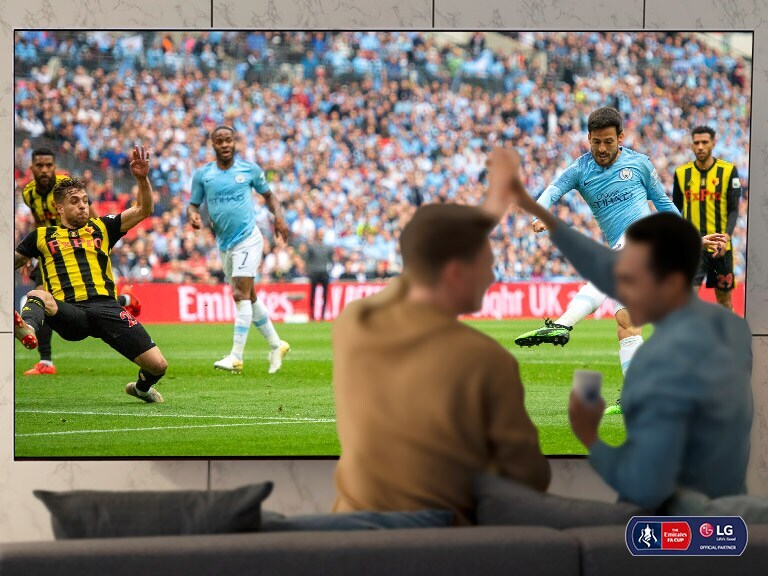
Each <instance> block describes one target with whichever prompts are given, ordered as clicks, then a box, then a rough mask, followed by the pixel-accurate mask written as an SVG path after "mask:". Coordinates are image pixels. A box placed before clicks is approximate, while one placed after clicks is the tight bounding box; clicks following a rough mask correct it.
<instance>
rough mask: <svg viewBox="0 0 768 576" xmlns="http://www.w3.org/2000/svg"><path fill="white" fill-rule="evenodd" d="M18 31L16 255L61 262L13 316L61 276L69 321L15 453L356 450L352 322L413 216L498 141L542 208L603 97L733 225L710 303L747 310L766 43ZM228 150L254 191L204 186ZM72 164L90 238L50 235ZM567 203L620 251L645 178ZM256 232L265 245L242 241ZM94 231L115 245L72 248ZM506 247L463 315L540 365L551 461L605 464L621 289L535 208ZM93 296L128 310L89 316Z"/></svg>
mask: <svg viewBox="0 0 768 576" xmlns="http://www.w3.org/2000/svg"><path fill="white" fill-rule="evenodd" d="M14 42H15V45H14V63H15V69H14V104H15V107H14V113H15V141H14V160H15V172H14V179H15V246H20V245H25V246H27V248H26V250H27V251H28V252H27V253H29V254H31V252H29V251H30V250H31V251H35V250H37V251H38V252H39V254H38V256H39V257H37V258H32V259H31V260H30V261H29V262H26V263H24V265H22V266H21V267H20V268H18V269H17V270H16V276H15V302H14V306H15V308H16V309H17V310H20V311H21V310H22V308H23V307H24V306H25V303H27V294H28V292H29V291H30V290H33V289H35V288H37V287H41V289H42V290H44V291H46V292H48V293H50V294H52V295H53V297H54V299H56V300H60V301H65V302H66V305H67V310H68V315H67V316H66V321H60V322H59V323H58V324H56V325H55V326H52V325H51V323H48V324H47V326H48V328H49V329H50V328H55V329H54V330H53V332H52V336H46V335H45V333H44V332H45V331H46V328H45V326H46V323H45V322H43V328H42V329H41V330H40V331H39V333H38V334H36V336H35V337H36V338H37V339H38V342H37V343H38V347H37V348H36V349H31V350H29V349H27V348H25V346H24V345H23V344H22V343H21V342H17V343H16V348H15V456H16V458H19V459H41V458H46V459H47V458H75V459H77V458H131V457H134V458H162V457H179V458H194V457H201V458H206V457H207V458H233V457H249V458H260V457H294V458H296V457H299V458H300V457H331V458H332V457H336V456H338V454H339V443H338V439H337V436H336V423H335V418H334V398H333V387H332V363H331V360H332V351H331V328H332V324H333V321H334V319H335V318H336V317H337V316H338V315H339V313H340V312H341V311H342V310H343V309H344V307H345V305H346V304H348V303H349V302H351V301H353V300H355V299H359V298H363V297H366V296H368V295H370V294H373V293H375V292H377V291H379V290H381V289H382V288H383V287H384V286H385V285H386V283H387V281H388V279H389V278H391V277H393V276H396V275H398V274H399V272H400V270H401V265H402V262H401V257H400V252H399V247H398V237H399V233H400V231H401V230H402V228H403V226H404V224H405V223H406V222H407V221H408V219H409V218H410V217H411V215H412V214H413V212H414V211H415V210H416V208H417V207H418V206H420V205H424V204H427V203H434V202H459V203H465V204H478V203H480V201H481V200H482V198H483V195H484V190H485V184H486V169H485V161H486V158H487V155H488V153H489V151H490V150H491V149H492V148H493V147H494V146H498V145H506V146H515V147H516V148H517V149H518V150H519V151H520V153H521V154H522V156H523V158H524V169H523V170H524V180H525V183H526V185H527V187H528V189H529V190H530V191H531V193H532V194H535V195H536V196H537V197H539V196H540V195H541V194H543V193H545V192H544V191H545V190H547V188H548V186H550V184H552V183H554V182H556V181H557V180H558V179H560V180H559V181H560V182H561V186H566V187H567V186H570V184H568V185H565V184H562V182H570V180H569V179H568V178H567V169H568V167H569V166H571V165H572V164H573V163H574V162H575V161H576V160H577V159H578V158H579V157H580V156H582V155H584V154H591V152H590V146H589V142H588V138H587V119H588V117H589V115H590V113H591V112H592V111H594V110H595V109H597V108H600V107H606V106H607V107H612V108H615V109H616V110H617V111H618V113H619V115H620V117H621V119H622V130H623V141H622V142H621V145H622V146H623V147H624V148H627V149H631V150H634V151H636V152H639V153H642V154H646V155H647V156H648V157H649V158H650V162H651V163H652V166H653V168H654V169H655V170H656V175H657V177H658V180H659V182H660V186H661V188H662V189H663V194H665V195H666V196H667V197H668V198H669V199H671V200H673V201H674V203H675V204H677V205H679V207H680V208H681V211H682V212H683V216H684V217H686V218H689V219H690V220H691V221H692V222H693V223H694V225H695V226H697V227H698V228H699V229H700V230H701V232H702V235H704V234H711V233H721V232H724V231H725V230H726V228H727V227H728V226H729V224H728V221H729V220H730V225H731V226H732V225H733V223H734V222H735V228H734V230H733V233H732V235H731V237H730V242H729V244H728V245H727V246H724V248H723V255H719V256H718V257H717V258H715V257H714V256H713V254H712V253H709V255H708V262H709V264H708V266H709V267H708V268H707V269H706V270H704V271H703V272H704V274H703V276H704V277H703V285H702V287H701V289H700V294H701V296H702V298H704V299H707V300H710V301H713V302H715V301H719V302H721V303H722V304H724V305H730V306H732V307H733V309H734V311H735V313H737V314H740V315H743V314H744V284H745V282H744V279H745V274H746V260H745V258H746V256H745V255H746V237H747V235H746V228H747V221H746V218H747V216H746V215H747V202H748V197H749V151H750V132H749V129H750V106H751V75H752V34H751V33H746V32H745V33H736V32H727V33H715V32H670V31H663V32H661V31H658V32H637V31H611V32H552V31H547V32H531V31H526V32H515V31H434V30H430V31H423V32H420V31H379V32H377V31H232V30H205V31H196V30H168V31H162V30H133V31H130V30H121V31H108V30H17V31H16V33H15V37H14ZM220 126H223V127H224V128H220V129H218V130H217V127H220ZM696 127H706V128H708V129H711V130H704V131H699V132H697V133H696V134H694V130H693V129H694V128H696ZM212 134H213V135H214V136H215V137H214V138H213V139H211V135H212ZM697 135H698V136H699V137H700V138H699V139H701V138H703V139H704V140H707V142H708V144H706V143H705V144H706V145H705V146H704V148H701V147H700V146H699V147H698V148H697V146H696V145H695V143H694V141H695V140H696V136H697ZM141 146H144V147H146V149H147V150H148V151H149V155H148V158H147V159H146V167H145V171H147V172H148V177H149V180H150V182H151V185H152V187H153V192H152V197H153V200H154V202H153V207H152V211H151V214H150V216H149V217H148V218H146V219H145V220H143V221H141V222H140V223H139V224H138V225H137V226H135V227H133V228H131V229H130V230H129V231H128V232H127V233H125V234H124V232H123V231H122V230H121V226H122V225H121V224H120V222H119V221H118V219H117V218H110V215H117V214H120V213H121V212H123V211H124V210H126V209H128V208H130V207H131V206H132V205H134V203H136V202H137V200H136V199H137V197H141V195H142V190H140V189H139V187H138V186H137V179H136V177H135V172H136V170H139V171H140V170H141V167H140V166H139V165H141V164H143V163H144V162H145V159H144V156H143V155H142V154H143V153H142V152H141V150H140V148H139V149H137V151H136V152H134V147H141ZM707 146H709V148H707ZM622 150H623V149H622ZM701 150H704V152H703V153H702V152H701ZM697 153H698V154H701V155H700V156H699V155H697ZM134 154H136V155H138V158H139V161H138V163H137V162H135V161H134V159H135V156H134ZM217 157H218V158H220V159H224V160H225V161H226V160H227V159H229V160H232V161H233V162H235V164H233V166H235V167H236V168H237V170H240V172H238V174H237V176H236V181H237V182H238V183H242V182H246V179H252V186H251V194H252V195H253V199H251V198H250V197H247V196H246V197H243V196H242V194H241V195H240V196H238V195H237V194H238V193H237V192H230V191H224V192H222V193H221V194H219V195H218V196H211V195H209V196H207V197H206V196H205V195H204V194H203V193H202V192H201V190H204V189H205V186H208V185H211V186H215V184H210V183H211V182H214V181H215V179H216V178H217V171H216V170H214V169H209V168H206V166H210V164H209V163H212V162H213V163H214V164H213V165H214V166H215V161H216V159H217ZM132 161H134V162H133V165H134V167H133V168H132ZM697 162H698V164H697ZM254 164H255V165H257V166H258V167H257V168H254V167H253V165H254ZM137 166H139V167H138V168H137ZM712 167H714V170H710V168H712ZM631 172H632V171H631V170H630V171H629V172H628V173H627V174H626V176H627V181H628V182H629V181H631V180H632V178H635V177H640V175H633V174H632V173H631ZM564 174H565V177H563V178H561V176H563V175H564ZM67 177H69V178H77V179H79V181H80V186H81V187H82V188H84V189H85V190H86V191H87V195H88V200H89V201H90V205H88V204H85V203H84V201H83V206H84V207H83V208H82V211H81V212H79V213H78V212H77V210H78V208H77V207H68V208H66V210H70V212H68V214H70V216H69V217H70V218H74V219H77V218H80V217H84V218H86V220H87V218H88V214H87V213H86V211H88V210H90V211H92V212H91V214H92V215H95V216H99V217H102V220H101V221H100V222H101V224H99V225H98V226H90V232H88V226H86V228H85V229H84V230H85V231H86V232H82V230H81V231H80V232H79V233H78V234H79V235H75V236H72V233H70V236H71V237H68V236H67V230H66V229H65V228H61V229H56V228H53V227H55V226H58V225H59V224H60V218H61V215H60V210H61V211H63V210H64V208H57V205H58V204H57V203H56V202H55V201H54V200H55V198H54V196H55V189H57V188H58V186H59V185H60V184H61V182H62V181H63V180H64V179H65V178H67ZM237 178H240V179H241V180H238V179H237ZM225 187H226V186H225ZM233 190H234V189H233ZM739 191H740V193H739ZM561 192H562V193H563V194H562V195H561V196H560V197H558V198H550V199H549V200H547V202H548V203H551V210H553V211H554V212H555V213H556V214H557V215H558V216H559V217H560V218H561V219H563V220H564V221H565V222H567V223H568V225H570V226H573V227H574V228H576V229H578V230H579V231H581V232H583V233H585V234H588V235H590V236H592V237H593V238H595V239H597V240H599V241H601V242H604V243H606V244H616V243H617V239H616V238H609V237H607V236H606V235H604V233H603V231H602V229H601V227H600V226H599V225H598V219H599V212H600V209H601V208H605V207H606V206H609V205H612V204H617V203H618V204H619V205H620V204H621V203H622V202H623V201H624V197H623V196H622V194H621V193H620V192H619V193H616V192H615V191H614V192H611V193H607V194H603V193H600V192H599V191H597V192H595V193H592V194H590V195H586V196H582V195H581V194H580V193H579V192H578V191H576V190H562V191H561ZM76 196H77V194H74V195H72V196H71V197H72V198H74V200H73V201H78V199H77V198H76ZM556 196H557V195H556ZM68 198H69V196H68ZM734 198H738V199H739V202H738V204H734ZM729 199H730V200H729ZM81 201H82V199H81ZM541 201H542V202H544V201H545V200H544V199H542V200H541ZM223 202H239V203H241V205H242V206H243V208H242V210H241V213H240V216H239V217H238V218H237V219H236V220H235V221H225V220H222V219H221V218H220V216H219V215H218V214H217V211H219V210H220V209H221V203H223ZM272 203H276V205H277V206H278V207H279V208H280V209H281V210H282V212H283V214H284V216H285V221H286V222H287V225H288V227H289V228H290V232H291V233H290V237H289V239H288V240H287V241H286V240H285V239H284V238H282V237H280V236H279V235H276V234H275V231H274V227H273V223H272V215H271V214H270V212H271V210H272V209H274V208H275V206H274V205H272ZM660 203H661V199H660V198H656V201H655V202H650V203H649V207H650V211H653V210H656V205H657V204H660ZM190 204H192V206H193V207H192V209H190V208H189V206H190ZM198 206H199V208H198ZM734 211H735V212H734ZM83 214H85V216H83ZM596 214H597V215H598V217H596ZM212 216H213V218H214V219H216V220H217V222H218V224H217V226H216V229H214V227H213V225H212V220H211V217H212ZM57 219H58V220H57ZM72 221H74V220H72ZM252 223H255V226H253V225H252ZM41 226H42V227H43V228H40V229H38V228H39V227H41ZM46 226H50V227H51V228H45V227H46ZM246 228H247V229H248V230H254V232H252V233H251V234H250V235H248V237H247V242H245V244H248V249H247V250H244V251H238V250H235V249H230V248H231V246H234V245H237V246H241V245H242V244H243V242H242V240H244V239H246V238H245V237H240V236H242V233H243V231H244V230H245V229H246ZM57 230H63V232H62V233H59V232H57ZM31 234H32V236H30V235H31ZM123 234H124V235H123ZM238 235H240V236H238ZM30 237H31V238H32V239H31V240H30ZM89 241H90V242H92V243H94V245H95V244H99V246H102V247H104V248H105V250H102V251H101V252H99V250H101V248H99V246H97V247H96V248H98V250H95V251H93V253H92V254H91V255H90V256H87V257H86V256H82V258H78V257H76V256H75V251H74V250H73V249H71V250H69V251H67V249H66V248H67V247H70V248H72V247H73V246H74V245H75V244H76V243H78V242H89ZM113 245H114V249H112V247H113ZM30 246H32V248H30ZM107 246H108V247H109V250H106V247H107ZM492 246H493V250H494V254H495V258H496V265H495V270H496V279H497V282H496V283H495V284H493V285H492V286H491V288H490V289H489V290H488V292H487V294H486V296H485V299H484V303H483V307H482V309H481V310H480V311H479V312H478V313H477V314H474V315H473V316H470V317H467V318H466V319H465V320H466V321H467V322H469V323H470V324H471V325H472V326H474V327H476V328H478V329H479V330H481V331H483V332H486V333H488V334H489V335H491V336H492V337H493V338H496V339H497V340H499V341H500V342H501V343H502V344H503V345H504V346H505V347H507V348H508V349H509V350H510V351H511V352H512V353H513V354H514V355H515V356H516V357H517V359H518V361H519V364H520V368H521V373H522V379H523V383H524V386H525V389H526V407H527V409H528V411H529V413H530V414H531V417H532V419H533V421H534V423H535V424H536V426H537V427H538V429H539V434H540V440H541V445H542V449H543V450H544V452H545V453H546V454H547V455H552V456H557V455H560V456H572V455H581V454H583V453H584V450H583V447H582V446H581V445H580V444H579V442H578V441H577V440H576V438H575V437H574V436H573V435H572V433H571V431H570V427H569V424H568V417H567V399H568V394H569V391H570V388H571V382H572V376H573V371H574V370H575V369H591V370H599V371H600V372H602V374H603V391H604V396H605V398H606V401H607V402H608V403H609V404H612V403H613V402H614V401H616V400H618V399H619V397H620V388H621V384H622V363H624V364H625V367H626V364H627V360H626V354H625V353H622V352H620V346H619V342H618V336H617V320H616V318H615V317H614V316H615V314H616V313H617V310H620V308H621V306H620V305H617V303H615V302H613V301H612V300H610V299H608V298H605V296H604V295H602V294H600V293H599V292H597V291H596V290H594V289H592V288H591V287H590V286H588V285H586V283H585V281H584V280H582V279H581V278H580V277H579V276H578V274H577V273H576V272H575V270H574V269H573V268H572V267H571V266H570V265H569V263H568V262H567V261H566V260H564V258H563V257H562V255H561V254H560V253H559V252H558V251H557V249H556V248H555V247H554V245H553V243H552V242H551V241H550V239H549V237H548V234H547V232H546V231H535V230H534V223H533V222H532V221H531V219H530V218H529V217H528V216H527V215H525V214H523V213H520V212H517V211H515V210H512V211H510V212H509V213H508V214H507V216H506V217H505V218H504V219H503V220H502V222H501V224H500V225H499V226H498V227H497V228H496V229H495V230H494V232H493V234H492ZM669 249H670V250H674V249H675V247H674V246H670V247H669ZM43 252H46V254H43ZM56 252H58V254H56ZM35 254H37V252H35ZM67 254H69V256H67ZM43 256H46V257H45V258H43ZM233 269H238V270H240V269H241V270H244V271H245V272H244V273H243V274H238V273H233ZM230 277H235V280H234V281H232V282H228V281H227V278H230ZM244 277H248V278H249V277H254V278H255V281H254V282H253V290H252V291H251V284H250V283H248V282H245V283H243V282H241V281H242V280H243V278H244ZM113 279H114V282H112V280H113ZM235 298H237V300H238V303H236V301H235ZM91 299H93V300H95V301H96V303H97V304H98V305H99V306H104V307H106V308H108V309H109V310H108V312H104V314H107V315H111V316H110V318H111V321H110V322H111V323H110V322H101V321H99V322H94V323H91V319H90V317H89V316H88V312H84V311H83V307H82V305H81V303H82V301H83V300H91ZM115 299H117V300H118V305H116V304H115ZM38 302H39V299H38ZM79 303H80V304H79ZM34 305H35V304H34V302H32V303H28V306H34ZM121 306H122V308H121ZM619 314H620V312H619ZM54 324H55V323H54ZM251 324H253V326H251ZM566 325H571V326H573V328H572V330H567V329H564V328H562V327H560V326H566ZM142 326H143V327H144V329H145V330H146V333H142V334H139V335H137V331H138V330H139V329H140V328H141V327H142ZM249 326H251V329H250V331H249V330H248V327H249ZM651 333H652V327H650V326H647V327H645V328H644V337H645V338H647V337H648V336H650V334H651ZM60 334H67V335H68V336H69V337H72V338H74V337H81V338H82V339H80V340H78V339H77V338H74V340H72V339H68V340H65V339H63V338H62V337H61V335H60ZM145 334H146V335H145ZM692 337H693V335H692ZM147 338H151V340H147ZM148 342H149V343H150V344H148ZM151 343H156V344H157V345H158V347H159V349H161V350H162V357H161V358H158V357H156V356H155V357H152V358H149V360H148V361H149V362H154V364H153V365H154V366H158V365H159V364H162V361H163V359H164V360H165V361H167V364H168V370H167V373H166V375H165V377H164V378H163V379H162V380H161V381H160V383H159V384H158V386H157V387H156V390H157V391H158V392H159V393H160V394H161V395H162V397H163V398H164V402H163V403H158V402H142V401H140V400H141V399H140V398H137V397H134V396H139V395H141V394H145V392H142V390H143V388H146V385H142V379H144V378H145V377H148V378H149V379H150V380H151V379H152V376H151V372H146V373H144V375H139V374H138V367H137V366H136V365H135V364H133V363H131V358H135V357H137V356H138V355H139V354H145V353H146V354H152V352H151V351H147V349H148V347H149V346H150V345H151ZM288 343H289V344H288ZM289 348H290V349H289ZM155 350H156V349H155ZM137 382H138V384H137ZM126 392H128V394H126ZM404 401H407V399H404ZM616 412H617V413H616V414H612V415H607V416H606V417H605V418H604V419H603V424H602V429H601V434H602V435H603V437H604V438H606V439H607V440H608V441H609V442H612V443H620V442H621V441H622V440H623V438H624V428H623V419H622V417H621V415H620V413H618V412H619V411H618V410H616Z"/></svg>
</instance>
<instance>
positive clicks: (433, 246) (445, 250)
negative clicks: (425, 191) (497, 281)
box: [400, 204, 496, 315]
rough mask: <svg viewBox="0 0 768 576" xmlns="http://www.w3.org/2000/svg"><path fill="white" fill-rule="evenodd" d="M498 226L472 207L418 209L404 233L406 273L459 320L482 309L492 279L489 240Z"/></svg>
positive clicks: (423, 207)
mask: <svg viewBox="0 0 768 576" xmlns="http://www.w3.org/2000/svg"><path fill="white" fill-rule="evenodd" d="M495 225H496V222H495V220H494V219H493V217H492V216H490V215H489V214H487V213H486V212H484V211H483V210H482V209H480V208H477V207H474V206H464V205H460V204H428V205H425V206H422V207H420V208H419V209H418V210H416V213H415V214H414V216H413V218H412V219H411V220H410V222H408V224H406V226H405V227H404V228H403V231H402V233H401V234H400V248H401V252H402V256H403V273H404V274H405V275H406V277H407V278H408V280H409V282H411V284H412V285H413V286H414V287H417V288H419V289H421V290H426V291H428V292H431V293H432V294H433V295H434V296H436V297H438V298H439V299H440V300H441V301H442V302H443V303H444V304H445V305H447V306H448V307H449V308H450V309H451V310H452V311H454V312H455V313H456V314H457V315H458V314H467V313H470V312H475V311H477V310H479V309H480V308H481V306H482V303H483V296H484V295H485V292H486V290H488V287H489V286H490V285H491V283H492V282H493V280H494V273H493V252H492V250H491V242H490V240H489V238H488V236H489V234H490V233H491V230H493V228H494V226H495Z"/></svg>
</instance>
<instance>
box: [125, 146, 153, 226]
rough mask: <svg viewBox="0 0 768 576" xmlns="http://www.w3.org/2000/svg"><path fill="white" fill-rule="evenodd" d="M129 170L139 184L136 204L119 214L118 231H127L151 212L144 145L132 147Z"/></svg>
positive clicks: (149, 186)
mask: <svg viewBox="0 0 768 576" xmlns="http://www.w3.org/2000/svg"><path fill="white" fill-rule="evenodd" d="M131 172H132V173H133V175H134V177H135V178H136V182H137V183H138V185H139V192H138V194H136V204H135V205H134V206H131V207H130V208H128V209H127V210H125V211H123V213H122V214H121V215H120V231H121V232H127V231H128V230H130V229H131V228H133V227H134V226H136V225H137V224H138V223H139V222H141V221H142V220H144V219H145V218H147V217H148V216H150V215H151V214H152V210H153V208H154V206H153V200H152V185H151V184H150V183H149V178H148V177H147V176H148V174H149V150H146V149H145V148H144V146H142V147H141V148H139V147H138V146H135V147H134V148H133V160H132V161H131Z"/></svg>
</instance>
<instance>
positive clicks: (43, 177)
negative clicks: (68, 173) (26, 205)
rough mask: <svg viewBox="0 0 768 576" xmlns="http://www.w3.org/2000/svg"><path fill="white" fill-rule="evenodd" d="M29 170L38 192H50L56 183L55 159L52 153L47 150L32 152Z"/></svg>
mask: <svg viewBox="0 0 768 576" xmlns="http://www.w3.org/2000/svg"><path fill="white" fill-rule="evenodd" d="M31 168H32V176H34V178H35V183H36V184H37V189H38V192H42V193H48V192H50V191H51V189H52V188H53V185H54V184H55V183H56V157H55V156H54V154H53V151H52V150H50V149H48V148H37V149H36V150H33V151H32V166H31Z"/></svg>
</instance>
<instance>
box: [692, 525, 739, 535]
mask: <svg viewBox="0 0 768 576" xmlns="http://www.w3.org/2000/svg"><path fill="white" fill-rule="evenodd" d="M699 534H701V535H702V536H704V538H710V537H712V536H714V535H715V534H717V535H718V536H733V526H731V525H730V524H726V525H725V526H720V525H719V524H718V525H717V530H715V528H714V527H713V526H712V524H710V523H709V522H705V523H704V524H702V525H701V526H700V527H699Z"/></svg>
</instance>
